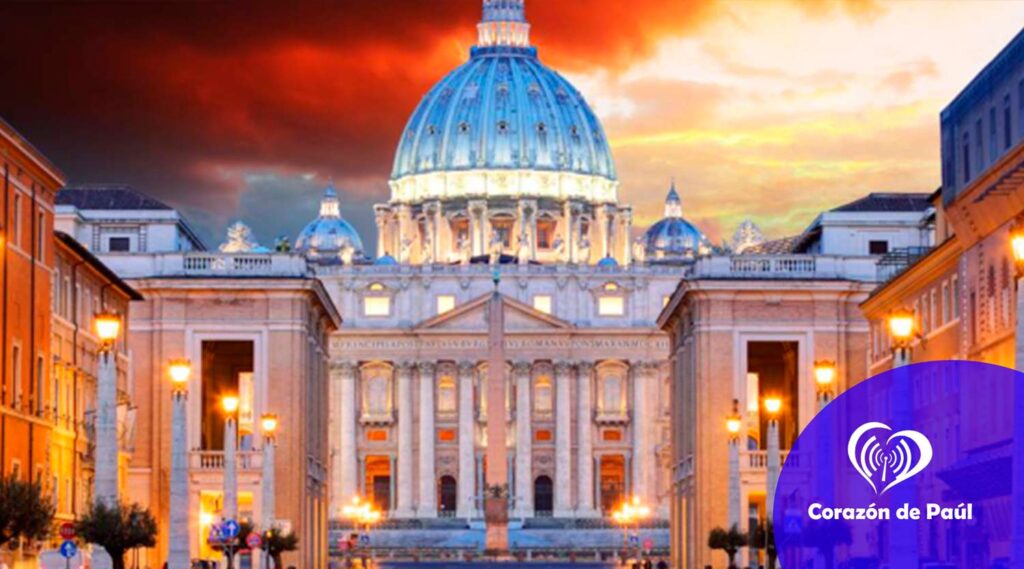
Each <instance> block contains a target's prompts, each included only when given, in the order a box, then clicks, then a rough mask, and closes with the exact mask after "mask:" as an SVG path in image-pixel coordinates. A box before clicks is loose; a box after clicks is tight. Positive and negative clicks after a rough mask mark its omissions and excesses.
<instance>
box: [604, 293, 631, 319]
mask: <svg viewBox="0 0 1024 569" xmlns="http://www.w3.org/2000/svg"><path fill="white" fill-rule="evenodd" d="M597 313H598V314H599V315H601V316H622V315H624V314H625V313H626V299H624V298H622V297H621V296H602V297H600V298H598V299H597Z"/></svg>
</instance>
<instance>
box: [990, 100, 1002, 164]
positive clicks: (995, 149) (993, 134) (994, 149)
mask: <svg viewBox="0 0 1024 569" xmlns="http://www.w3.org/2000/svg"><path fill="white" fill-rule="evenodd" d="M997 133H998V129H997V125H996V108H995V107H991V108H990V109H989V110H988V159H989V160H991V161H994V160H995V159H996V156H997V155H998V154H999V142H998V140H999V139H998V136H997Z"/></svg>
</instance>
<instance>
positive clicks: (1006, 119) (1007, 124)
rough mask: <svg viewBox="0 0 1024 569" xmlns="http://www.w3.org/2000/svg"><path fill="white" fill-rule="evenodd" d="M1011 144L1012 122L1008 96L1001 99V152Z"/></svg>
mask: <svg viewBox="0 0 1024 569" xmlns="http://www.w3.org/2000/svg"><path fill="white" fill-rule="evenodd" d="M1011 144H1013V121H1012V120H1011V117H1010V96H1009V95H1007V96H1005V97H1003V150H1006V149H1008V148H1010V145H1011Z"/></svg>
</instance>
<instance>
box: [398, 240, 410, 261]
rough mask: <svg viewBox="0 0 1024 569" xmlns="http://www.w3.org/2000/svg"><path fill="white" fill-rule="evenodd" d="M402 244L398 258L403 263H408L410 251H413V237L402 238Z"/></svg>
mask: <svg viewBox="0 0 1024 569" xmlns="http://www.w3.org/2000/svg"><path fill="white" fill-rule="evenodd" d="M401 245H402V246H401V247H400V248H399V252H398V260H399V261H400V262H402V263H408V262H409V252H410V251H412V239H402V244H401Z"/></svg>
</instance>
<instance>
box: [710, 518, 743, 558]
mask: <svg viewBox="0 0 1024 569" xmlns="http://www.w3.org/2000/svg"><path fill="white" fill-rule="evenodd" d="M746 544H747V536H746V535H744V534H743V532H741V531H740V528H739V527H737V526H736V525H735V524H733V526H732V527H731V528H729V529H728V530H724V529H722V528H715V529H713V530H711V533H710V534H708V547H710V548H711V549H721V550H722V551H724V552H725V554H726V555H728V556H729V569H736V553H737V552H738V551H739V550H740V548H741V547H743V546H744V545H746Z"/></svg>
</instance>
